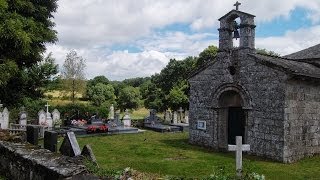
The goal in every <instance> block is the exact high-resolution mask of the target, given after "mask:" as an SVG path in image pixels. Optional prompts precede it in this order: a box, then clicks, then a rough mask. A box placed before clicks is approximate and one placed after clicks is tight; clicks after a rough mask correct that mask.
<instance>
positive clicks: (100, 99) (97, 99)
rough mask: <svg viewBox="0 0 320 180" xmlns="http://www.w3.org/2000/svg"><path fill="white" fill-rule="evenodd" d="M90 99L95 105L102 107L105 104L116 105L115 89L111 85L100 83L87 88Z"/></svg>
mask: <svg viewBox="0 0 320 180" xmlns="http://www.w3.org/2000/svg"><path fill="white" fill-rule="evenodd" d="M87 95H88V98H89V99H90V100H91V101H92V103H93V105H95V106H101V105H102V104H103V103H106V102H107V103H108V104H109V105H110V104H115V95H114V89H113V87H112V85H111V84H107V85H106V84H102V83H98V84H96V85H94V86H89V87H87Z"/></svg>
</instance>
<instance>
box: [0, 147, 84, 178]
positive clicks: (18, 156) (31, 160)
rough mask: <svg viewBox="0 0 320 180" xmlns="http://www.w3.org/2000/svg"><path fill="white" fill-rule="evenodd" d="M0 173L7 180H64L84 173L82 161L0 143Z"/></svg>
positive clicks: (37, 149)
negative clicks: (7, 179)
mask: <svg viewBox="0 0 320 180" xmlns="http://www.w3.org/2000/svg"><path fill="white" fill-rule="evenodd" d="M0 173H1V174H2V175H5V176H6V177H7V178H9V179H19V180H20V179H21V180H24V179H30V180H31V179H32V180H38V179H39V180H40V179H66V178H69V177H72V176H75V175H81V174H83V173H86V168H85V166H84V165H83V164H82V159H81V158H80V157H79V158H71V157H66V156H62V155H61V154H58V153H52V152H50V151H49V150H46V149H39V148H37V147H35V146H33V145H30V144H21V143H11V142H4V141H0Z"/></svg>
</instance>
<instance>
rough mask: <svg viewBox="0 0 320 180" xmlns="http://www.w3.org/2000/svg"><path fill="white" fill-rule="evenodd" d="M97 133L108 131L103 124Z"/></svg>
mask: <svg viewBox="0 0 320 180" xmlns="http://www.w3.org/2000/svg"><path fill="white" fill-rule="evenodd" d="M99 131H100V132H107V131H108V126H107V125H105V124H104V125H101V126H99Z"/></svg>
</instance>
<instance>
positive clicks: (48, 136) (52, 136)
mask: <svg viewBox="0 0 320 180" xmlns="http://www.w3.org/2000/svg"><path fill="white" fill-rule="evenodd" d="M57 142H58V133H56V132H54V131H45V132H44V141H43V146H44V148H45V149H48V150H50V151H51V152H56V151H57Z"/></svg>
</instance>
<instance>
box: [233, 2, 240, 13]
mask: <svg viewBox="0 0 320 180" xmlns="http://www.w3.org/2000/svg"><path fill="white" fill-rule="evenodd" d="M240 5H241V3H239V2H238V1H237V2H236V3H235V4H234V5H233V6H235V7H236V10H237V11H238V10H239V6H240Z"/></svg>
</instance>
